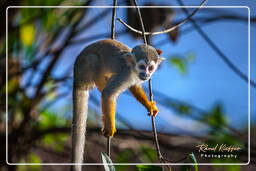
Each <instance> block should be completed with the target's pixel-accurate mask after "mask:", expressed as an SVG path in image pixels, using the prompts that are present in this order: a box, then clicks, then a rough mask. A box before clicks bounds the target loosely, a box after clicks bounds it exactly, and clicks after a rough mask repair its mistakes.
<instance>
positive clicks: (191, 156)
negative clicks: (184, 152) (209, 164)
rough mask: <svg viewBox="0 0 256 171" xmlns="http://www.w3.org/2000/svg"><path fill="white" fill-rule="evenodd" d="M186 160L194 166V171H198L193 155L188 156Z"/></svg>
mask: <svg viewBox="0 0 256 171" xmlns="http://www.w3.org/2000/svg"><path fill="white" fill-rule="evenodd" d="M188 159H189V160H190V162H192V163H194V164H195V165H193V166H194V168H195V171H198V165H197V161H196V157H195V155H194V153H191V154H189V155H188Z"/></svg>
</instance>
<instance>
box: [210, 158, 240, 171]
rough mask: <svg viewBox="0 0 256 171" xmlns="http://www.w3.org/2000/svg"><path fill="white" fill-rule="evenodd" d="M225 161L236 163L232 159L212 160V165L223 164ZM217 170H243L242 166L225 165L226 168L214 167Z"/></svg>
mask: <svg viewBox="0 0 256 171" xmlns="http://www.w3.org/2000/svg"><path fill="white" fill-rule="evenodd" d="M223 160H224V161H225V162H226V163H234V160H233V159H232V160H231V159H213V160H211V162H212V163H220V162H223ZM213 167H214V168H216V169H222V170H224V171H240V170H241V166H239V165H225V166H221V165H214V166H213Z"/></svg>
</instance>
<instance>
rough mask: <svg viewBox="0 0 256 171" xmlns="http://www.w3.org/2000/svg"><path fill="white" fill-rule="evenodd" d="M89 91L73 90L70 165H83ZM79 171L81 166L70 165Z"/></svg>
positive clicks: (72, 168)
mask: <svg viewBox="0 0 256 171" xmlns="http://www.w3.org/2000/svg"><path fill="white" fill-rule="evenodd" d="M88 98H89V91H88V90H81V89H79V88H73V122H72V123H73V125H72V160H71V161H72V163H76V164H81V163H83V156H84V145H85V135H86V120H87V113H88ZM71 170H72V171H81V170H82V165H72V166H71Z"/></svg>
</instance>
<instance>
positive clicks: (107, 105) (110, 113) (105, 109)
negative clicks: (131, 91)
mask: <svg viewBox="0 0 256 171" xmlns="http://www.w3.org/2000/svg"><path fill="white" fill-rule="evenodd" d="M129 74H130V73H129V72H127V71H124V72H121V73H119V74H118V75H116V76H114V77H112V78H111V79H110V81H109V82H108V83H107V85H106V87H105V88H104V89H103V91H102V97H101V103H102V104H101V106H102V113H103V116H102V120H103V129H102V132H103V135H104V136H106V137H110V136H111V137H112V136H113V135H114V134H115V132H116V127H115V113H116V99H117V97H118V96H119V94H120V93H121V92H122V91H124V90H125V89H127V88H128V87H129V83H130V80H129Z"/></svg>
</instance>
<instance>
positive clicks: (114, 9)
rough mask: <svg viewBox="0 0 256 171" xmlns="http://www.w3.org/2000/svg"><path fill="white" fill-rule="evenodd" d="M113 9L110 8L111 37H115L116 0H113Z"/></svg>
mask: <svg viewBox="0 0 256 171" xmlns="http://www.w3.org/2000/svg"><path fill="white" fill-rule="evenodd" d="M113 6H114V7H113V10H112V24H111V39H112V40H114V39H115V37H116V36H115V24H116V22H115V19H116V6H117V0H114V1H113Z"/></svg>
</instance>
